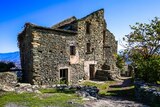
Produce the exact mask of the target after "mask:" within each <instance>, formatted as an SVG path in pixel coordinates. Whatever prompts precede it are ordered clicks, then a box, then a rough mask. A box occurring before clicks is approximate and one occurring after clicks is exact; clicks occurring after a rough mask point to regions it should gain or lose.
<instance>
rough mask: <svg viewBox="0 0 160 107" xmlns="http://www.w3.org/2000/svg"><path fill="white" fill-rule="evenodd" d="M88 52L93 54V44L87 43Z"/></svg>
mask: <svg viewBox="0 0 160 107" xmlns="http://www.w3.org/2000/svg"><path fill="white" fill-rule="evenodd" d="M87 52H88V53H90V52H91V43H87Z"/></svg>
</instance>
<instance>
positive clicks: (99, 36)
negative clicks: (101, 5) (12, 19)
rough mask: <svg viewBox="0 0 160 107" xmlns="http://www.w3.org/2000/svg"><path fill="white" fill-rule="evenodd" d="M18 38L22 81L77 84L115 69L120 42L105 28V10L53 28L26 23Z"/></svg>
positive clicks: (64, 22)
mask: <svg viewBox="0 0 160 107" xmlns="http://www.w3.org/2000/svg"><path fill="white" fill-rule="evenodd" d="M18 41H19V48H20V56H21V65H22V70H23V74H24V75H23V80H24V81H25V82H29V83H31V84H42V85H43V84H48V85H50V84H56V83H59V82H60V80H65V83H66V82H67V83H69V84H74V83H77V82H78V80H80V79H94V78H100V79H101V78H102V77H104V78H106V76H108V74H109V73H108V72H110V71H113V72H115V59H114V57H113V54H114V53H116V52H117V41H115V37H114V36H113V34H112V33H110V32H109V30H107V29H106V22H105V19H104V10H103V9H100V10H98V11H96V12H93V13H91V14H89V15H88V16H86V17H84V18H82V19H76V18H75V17H71V18H69V19H67V20H64V21H62V22H60V23H58V24H56V25H54V26H52V27H51V28H47V27H42V26H37V25H34V24H31V23H26V24H25V28H24V30H23V31H22V33H20V34H19V35H18ZM97 71H98V72H99V73H98V72H97ZM104 74H105V75H104ZM107 78H108V77H107ZM107 78H106V79H107Z"/></svg>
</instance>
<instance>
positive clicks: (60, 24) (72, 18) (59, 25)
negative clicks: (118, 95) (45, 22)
mask: <svg viewBox="0 0 160 107" xmlns="http://www.w3.org/2000/svg"><path fill="white" fill-rule="evenodd" d="M76 20H77V18H76V17H75V16H72V17H70V18H68V19H66V20H64V21H62V22H60V23H58V24H56V25H53V26H52V27H51V28H59V27H61V26H65V25H68V24H70V23H72V22H73V21H76Z"/></svg>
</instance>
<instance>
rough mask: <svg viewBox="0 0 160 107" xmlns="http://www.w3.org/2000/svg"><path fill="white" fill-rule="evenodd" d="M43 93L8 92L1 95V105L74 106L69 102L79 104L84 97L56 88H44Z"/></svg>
mask: <svg viewBox="0 0 160 107" xmlns="http://www.w3.org/2000/svg"><path fill="white" fill-rule="evenodd" d="M41 92H42V94H34V93H22V94H16V93H14V92H7V93H4V94H1V96H0V107H3V106H4V105H6V104H8V103H15V104H17V105H24V106H29V107H44V106H60V107H74V105H73V104H72V105H71V104H69V103H68V102H70V101H74V102H75V103H77V104H81V103H82V99H81V98H80V97H78V96H77V95H75V94H73V93H70V94H66V93H64V92H57V90H54V89H43V90H41Z"/></svg>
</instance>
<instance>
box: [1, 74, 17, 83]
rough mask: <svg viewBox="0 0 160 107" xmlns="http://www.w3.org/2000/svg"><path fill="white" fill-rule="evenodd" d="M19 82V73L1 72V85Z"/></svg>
mask: <svg viewBox="0 0 160 107" xmlns="http://www.w3.org/2000/svg"><path fill="white" fill-rule="evenodd" d="M15 84H17V75H16V74H15V73H14V72H0V85H7V86H14V85H15Z"/></svg>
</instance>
